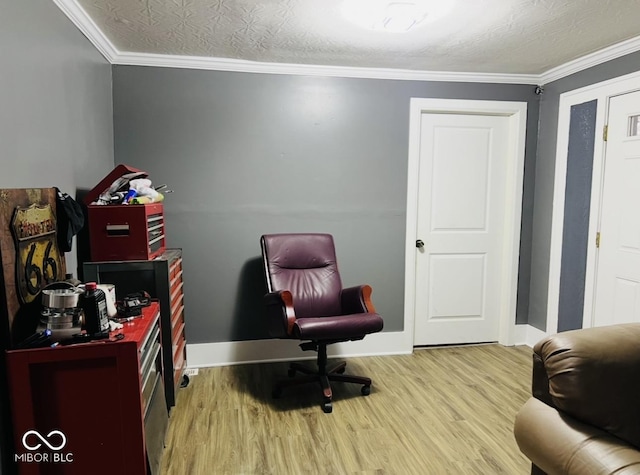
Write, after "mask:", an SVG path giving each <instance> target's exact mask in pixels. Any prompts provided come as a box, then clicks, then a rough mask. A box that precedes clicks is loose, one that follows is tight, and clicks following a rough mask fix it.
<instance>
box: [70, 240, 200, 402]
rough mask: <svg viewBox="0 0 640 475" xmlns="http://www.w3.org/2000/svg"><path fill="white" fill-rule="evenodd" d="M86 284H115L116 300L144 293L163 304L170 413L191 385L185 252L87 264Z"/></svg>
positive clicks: (167, 398) (167, 396)
mask: <svg viewBox="0 0 640 475" xmlns="http://www.w3.org/2000/svg"><path fill="white" fill-rule="evenodd" d="M82 269H83V278H84V280H85V281H87V282H97V283H101V284H114V285H115V287H116V298H117V299H118V300H121V299H123V298H124V297H125V296H126V295H127V294H130V293H134V292H139V291H141V290H144V291H146V292H148V293H149V295H151V297H152V298H154V299H158V302H159V303H160V329H161V342H162V354H163V367H164V370H165V371H164V376H163V378H164V389H165V398H166V401H167V409H168V410H169V411H170V410H171V408H172V407H173V406H175V404H176V398H177V391H178V389H179V388H180V387H181V386H184V385H186V384H188V383H189V379H188V377H187V376H186V375H185V374H184V370H185V369H186V367H187V340H186V335H185V317H184V282H183V273H182V272H183V269H182V250H181V249H167V250H166V251H165V252H164V253H162V254H161V255H159V256H158V257H156V258H155V259H151V260H134V261H132V260H125V261H106V262H85V263H84V264H83V267H82Z"/></svg>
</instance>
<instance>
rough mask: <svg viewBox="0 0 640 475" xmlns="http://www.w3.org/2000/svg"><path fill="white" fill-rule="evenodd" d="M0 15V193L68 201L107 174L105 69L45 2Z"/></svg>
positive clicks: (7, 1)
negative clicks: (56, 195) (35, 193)
mask: <svg viewBox="0 0 640 475" xmlns="http://www.w3.org/2000/svg"><path fill="white" fill-rule="evenodd" d="M0 12H2V13H1V14H0V45H1V46H0V64H1V65H2V66H1V67H0V104H1V107H0V170H2V171H1V172H0V188H47V187H52V186H57V187H58V188H60V189H61V190H63V191H65V192H67V193H69V194H70V195H71V196H75V195H76V190H78V189H83V188H91V187H93V186H94V185H95V184H96V183H97V181H98V180H99V179H100V178H102V176H104V175H105V174H106V173H107V172H108V171H110V170H111V169H112V168H113V112H112V95H111V65H110V64H109V63H108V62H107V61H106V60H105V59H104V57H103V56H102V55H101V54H100V53H99V52H98V51H97V50H96V48H95V47H94V46H93V45H92V44H91V43H90V42H89V41H88V40H87V39H86V38H85V37H84V36H83V34H82V33H81V32H80V31H79V30H78V29H77V28H76V27H75V26H74V25H73V23H71V21H70V20H69V19H68V18H67V17H66V16H65V15H64V14H63V13H62V11H60V9H59V8H58V7H57V6H56V5H55V4H54V3H53V2H52V1H51V0H29V1H15V0H0ZM66 258H67V266H68V269H69V271H70V272H74V273H75V272H76V268H77V263H76V256H75V253H74V252H71V253H67V255H66Z"/></svg>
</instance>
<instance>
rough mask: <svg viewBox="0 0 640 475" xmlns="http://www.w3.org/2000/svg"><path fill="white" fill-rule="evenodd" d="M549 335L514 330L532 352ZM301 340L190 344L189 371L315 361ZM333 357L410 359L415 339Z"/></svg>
mask: <svg viewBox="0 0 640 475" xmlns="http://www.w3.org/2000/svg"><path fill="white" fill-rule="evenodd" d="M545 336H547V334H546V333H545V332H543V331H541V330H538V329H537V328H534V327H532V326H531V325H516V326H515V338H514V341H515V344H516V345H527V346H529V347H532V348H533V345H535V344H536V343H537V342H538V341H539V340H541V339H542V338H544V337H545ZM299 344H300V342H299V341H298V340H279V339H273V340H250V341H229V342H219V343H191V344H187V361H188V365H189V368H208V367H213V366H231V365H236V364H247V363H270V362H274V361H292V360H304V359H315V357H316V356H315V353H310V352H306V353H303V352H302V351H301V350H300V348H299V347H298V345H299ZM327 350H328V354H329V356H330V357H344V358H348V357H358V356H381V355H407V354H411V353H412V352H413V336H412V335H410V334H408V333H407V332H404V331H403V332H382V333H374V334H372V335H367V336H366V337H365V338H364V339H363V340H359V341H347V342H343V343H336V344H335V345H330V346H329V347H328V349H327Z"/></svg>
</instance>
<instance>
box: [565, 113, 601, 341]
mask: <svg viewBox="0 0 640 475" xmlns="http://www.w3.org/2000/svg"><path fill="white" fill-rule="evenodd" d="M597 109H598V101H595V100H594V101H589V102H586V103H584V104H577V105H575V106H572V107H571V117H570V123H569V144H568V151H567V179H566V186H565V209H564V225H563V226H564V232H563V233H562V263H561V271H560V299H559V304H558V308H559V315H560V316H561V318H559V319H558V331H566V330H575V329H578V328H582V314H583V307H584V281H585V274H586V270H587V238H588V235H589V209H590V205H591V177H592V175H593V151H594V146H595V137H596V112H597Z"/></svg>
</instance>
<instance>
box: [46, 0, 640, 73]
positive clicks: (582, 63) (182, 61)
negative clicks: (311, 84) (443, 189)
mask: <svg viewBox="0 0 640 475" xmlns="http://www.w3.org/2000/svg"><path fill="white" fill-rule="evenodd" d="M53 1H54V3H55V4H56V5H57V6H58V7H59V8H60V9H61V10H62V11H63V12H64V14H65V15H67V17H69V19H70V20H71V21H72V22H73V24H75V25H76V27H78V29H79V30H80V31H81V32H82V33H83V34H84V35H85V36H86V37H87V38H88V39H89V41H91V43H93V45H94V46H95V47H96V48H97V49H98V51H100V53H102V55H103V56H104V57H105V58H106V59H107V61H109V62H110V63H111V64H120V65H129V66H154V67H165V68H184V69H204V70H215V71H234V72H246V73H263V74H291V75H304V76H329V77H347V78H363V79H393V80H403V81H448V82H476V83H498V84H532V85H533V84H535V85H544V84H547V83H549V82H552V81H556V80H558V79H561V78H563V77H566V76H569V75H571V74H574V73H577V72H579V71H582V70H584V69H587V68H590V67H592V66H596V65H598V64H601V63H604V62H606V61H610V60H612V59H616V58H619V57H620V56H624V55H625V54H630V53H634V52H636V51H640V36H638V37H635V38H631V39H629V40H626V41H622V42H620V43H618V44H615V45H612V46H609V47H607V48H604V49H602V50H600V51H596V52H594V53H590V54H587V55H585V56H582V57H581V58H577V59H575V60H572V61H569V62H568V63H565V64H563V65H561V66H558V67H556V68H552V69H550V70H548V71H546V72H544V73H542V74H513V73H469V72H454V71H418V70H408V69H384V68H356V67H346V66H321V65H313V64H286V63H266V62H257V61H246V60H240V59H231V58H210V57H198V56H174V55H162V54H145V53H135V52H121V51H118V50H117V49H116V47H115V46H114V45H113V43H111V41H110V40H109V39H108V38H107V37H106V36H105V34H104V33H103V32H102V30H100V28H98V26H97V25H96V24H95V23H94V21H93V20H92V19H91V17H90V16H89V15H87V13H86V12H85V11H84V9H83V8H82V7H81V6H80V4H79V3H78V1H77V0H53Z"/></svg>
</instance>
